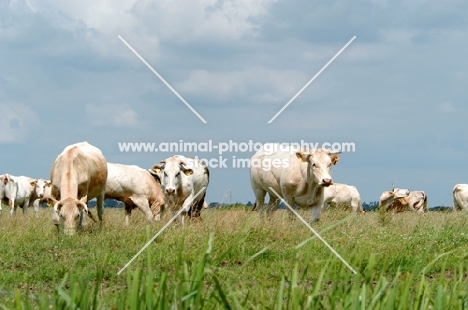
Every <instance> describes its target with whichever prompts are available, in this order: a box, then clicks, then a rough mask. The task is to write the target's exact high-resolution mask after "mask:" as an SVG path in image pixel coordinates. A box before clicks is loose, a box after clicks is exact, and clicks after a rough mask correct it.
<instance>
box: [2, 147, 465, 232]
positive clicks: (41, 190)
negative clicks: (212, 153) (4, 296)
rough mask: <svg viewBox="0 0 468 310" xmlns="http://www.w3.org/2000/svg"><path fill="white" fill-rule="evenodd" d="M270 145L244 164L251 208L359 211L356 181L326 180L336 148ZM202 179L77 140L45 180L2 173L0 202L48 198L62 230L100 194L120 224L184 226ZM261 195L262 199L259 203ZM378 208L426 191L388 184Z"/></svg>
mask: <svg viewBox="0 0 468 310" xmlns="http://www.w3.org/2000/svg"><path fill="white" fill-rule="evenodd" d="M272 149H275V150H277V149H278V148H277V147H272V146H271V145H268V147H266V146H264V147H263V148H262V149H260V150H259V151H258V152H257V153H255V154H254V155H253V156H252V158H251V163H252V162H257V163H259V164H257V165H251V167H250V181H251V185H252V189H253V192H254V194H255V199H256V202H255V204H254V207H253V210H255V209H258V211H259V213H260V214H262V213H263V212H266V213H267V214H271V213H272V212H273V211H274V210H276V208H277V206H278V204H279V203H280V202H281V200H283V201H284V202H285V203H286V204H288V205H289V206H294V205H298V206H299V207H302V208H309V209H311V221H317V220H319V218H320V211H321V209H322V208H323V206H324V204H328V203H330V204H337V205H342V206H346V207H350V208H351V209H352V210H353V212H355V213H362V212H364V211H363V208H362V202H361V198H360V196H359V192H358V191H357V189H356V187H354V186H349V185H346V184H339V183H333V179H332V177H331V167H332V165H336V163H337V162H338V160H339V157H338V153H337V152H332V151H329V150H326V149H317V150H310V149H298V148H286V147H283V148H281V149H280V150H277V151H274V152H271V151H270V150H272ZM266 150H268V152H267V151H266ZM265 163H268V165H266V164H265ZM271 163H273V165H271ZM275 163H278V164H275ZM283 163H287V164H286V165H284V164H283ZM209 177H210V176H209V170H208V167H207V166H206V164H205V163H204V162H203V161H200V160H198V159H194V158H192V157H185V156H182V155H175V156H172V157H170V158H167V159H165V160H162V161H161V162H160V164H156V165H154V166H153V167H151V168H150V169H147V170H146V169H142V168H140V167H138V166H134V165H122V164H113V163H108V162H107V161H106V159H105V157H104V156H103V154H102V152H101V151H100V150H99V149H98V148H96V147H94V146H92V145H90V144H89V143H87V142H80V143H76V144H73V145H70V146H67V147H66V148H65V149H64V150H63V152H62V153H60V154H59V155H58V156H57V159H56V160H55V162H54V164H53V165H52V168H51V171H50V181H49V180H44V179H32V178H29V177H25V176H19V177H15V176H12V175H10V174H4V175H1V176H0V201H1V202H4V203H5V204H8V206H9V207H10V215H13V214H14V212H15V209H16V208H17V207H18V206H20V207H22V208H23V213H25V212H26V211H27V208H28V207H29V206H30V205H32V206H33V208H34V211H35V214H36V217H37V212H38V210H39V205H40V203H43V202H47V203H48V204H49V205H50V206H53V215H52V221H53V223H54V224H55V225H56V226H57V228H58V227H59V226H60V225H62V223H63V226H64V232H65V233H66V234H73V233H75V232H76V229H77V228H78V227H80V226H85V225H86V215H88V216H89V217H90V218H91V219H92V220H94V221H95V219H94V217H93V215H92V213H91V212H90V211H89V210H88V206H87V204H88V201H89V200H91V199H94V198H96V201H97V203H96V206H97V208H96V209H97V215H98V218H99V221H100V223H102V217H103V212H104V199H116V200H119V201H122V202H123V203H124V204H125V213H126V217H125V224H126V225H128V223H129V217H130V215H131V212H132V210H133V209H135V208H138V209H140V210H141V211H142V212H143V213H144V214H145V215H146V217H147V219H148V220H149V221H153V220H159V219H160V218H161V216H162V215H163V214H164V211H165V210H166V209H169V210H171V211H172V212H174V213H176V212H179V211H182V212H181V224H183V223H184V217H185V216H188V217H190V218H193V217H199V216H200V212H201V210H202V208H203V207H205V208H206V207H207V203H206V202H205V194H206V189H207V187H208V184H209ZM266 193H268V194H269V202H268V204H265V203H264V200H265V196H266ZM453 199H454V206H453V207H454V210H468V184H457V185H455V187H454V189H453ZM379 207H380V208H381V210H386V211H394V212H402V211H407V210H411V211H416V212H420V213H424V212H426V211H427V196H426V194H425V193H424V192H423V191H409V190H408V189H398V188H393V189H392V190H391V191H385V192H383V193H382V195H381V197H380V202H379ZM1 211H2V207H1V204H0V212H1ZM290 214H291V213H290Z"/></svg>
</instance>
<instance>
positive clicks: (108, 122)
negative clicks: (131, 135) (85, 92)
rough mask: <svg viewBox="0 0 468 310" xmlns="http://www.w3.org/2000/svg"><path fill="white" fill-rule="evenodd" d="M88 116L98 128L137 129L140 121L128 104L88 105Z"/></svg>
mask: <svg viewBox="0 0 468 310" xmlns="http://www.w3.org/2000/svg"><path fill="white" fill-rule="evenodd" d="M86 115H87V117H88V118H89V119H90V120H91V123H92V124H93V126H96V127H108V126H112V127H135V126H136V125H137V124H138V119H139V117H138V114H137V113H136V112H135V111H133V110H132V109H131V108H130V107H129V106H128V105H126V104H117V105H115V104H87V105H86Z"/></svg>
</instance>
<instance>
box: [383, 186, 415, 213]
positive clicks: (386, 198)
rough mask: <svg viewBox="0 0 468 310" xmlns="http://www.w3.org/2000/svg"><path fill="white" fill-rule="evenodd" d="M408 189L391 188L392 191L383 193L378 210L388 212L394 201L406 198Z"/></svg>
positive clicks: (408, 192)
mask: <svg viewBox="0 0 468 310" xmlns="http://www.w3.org/2000/svg"><path fill="white" fill-rule="evenodd" d="M409 194H410V190H409V189H401V188H393V189H392V191H385V192H383V193H382V195H381V196H380V200H379V209H380V210H381V211H390V210H391V208H392V206H393V203H394V202H395V200H397V199H400V198H405V197H408V196H409Z"/></svg>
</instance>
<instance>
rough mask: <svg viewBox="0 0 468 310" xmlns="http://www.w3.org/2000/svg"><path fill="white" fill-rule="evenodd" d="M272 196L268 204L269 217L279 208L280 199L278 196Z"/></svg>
mask: <svg viewBox="0 0 468 310" xmlns="http://www.w3.org/2000/svg"><path fill="white" fill-rule="evenodd" d="M269 196H270V201H269V202H268V205H267V206H266V213H267V216H268V217H269V218H271V217H272V216H273V212H274V211H276V209H277V208H278V204H279V202H280V199H279V198H278V197H276V196H272V195H269Z"/></svg>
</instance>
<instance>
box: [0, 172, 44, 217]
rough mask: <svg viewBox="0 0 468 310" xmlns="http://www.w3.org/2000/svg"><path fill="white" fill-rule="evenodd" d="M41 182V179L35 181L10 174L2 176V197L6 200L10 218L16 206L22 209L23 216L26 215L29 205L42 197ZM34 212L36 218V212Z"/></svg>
mask: <svg viewBox="0 0 468 310" xmlns="http://www.w3.org/2000/svg"><path fill="white" fill-rule="evenodd" d="M43 181H44V180H42V179H39V180H35V179H33V178H30V177H25V176H13V175H10V174H4V175H3V176H2V181H1V183H2V186H3V196H4V199H7V200H8V206H9V207H10V216H13V214H14V213H15V211H16V207H18V206H19V207H21V208H22V209H23V214H26V212H27V211H28V207H29V205H31V204H32V203H33V202H34V200H36V199H37V198H40V197H42V196H43V195H44V188H43ZM34 211H36V217H38V215H37V211H38V210H34Z"/></svg>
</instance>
